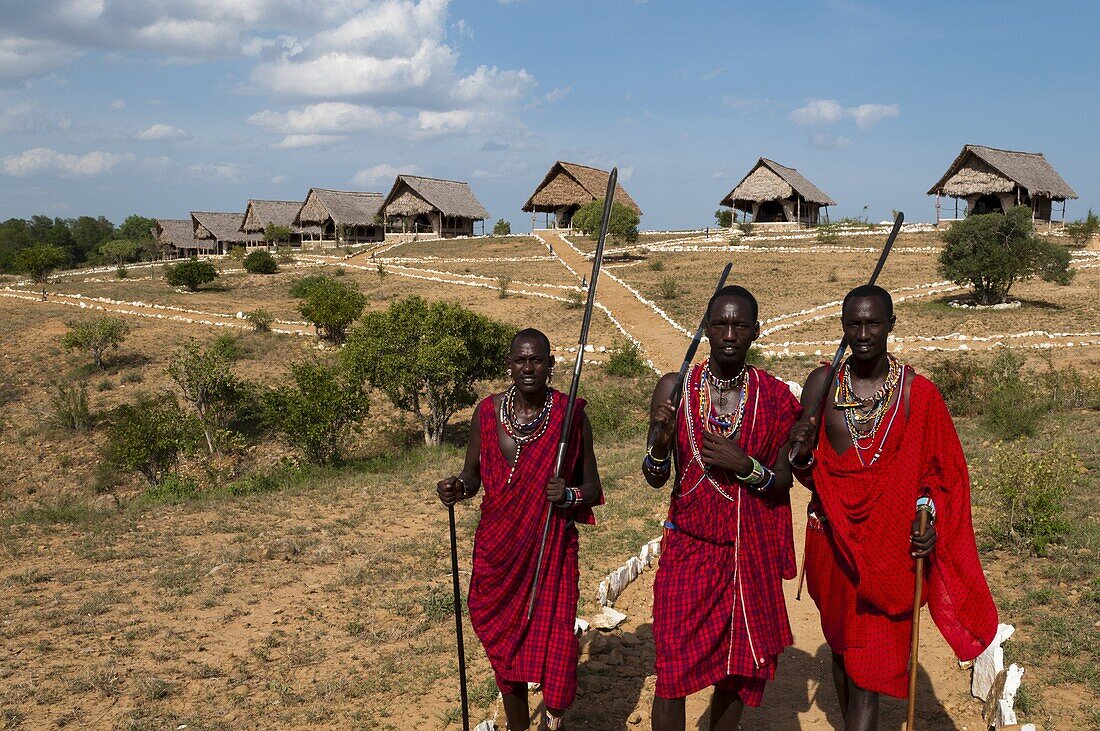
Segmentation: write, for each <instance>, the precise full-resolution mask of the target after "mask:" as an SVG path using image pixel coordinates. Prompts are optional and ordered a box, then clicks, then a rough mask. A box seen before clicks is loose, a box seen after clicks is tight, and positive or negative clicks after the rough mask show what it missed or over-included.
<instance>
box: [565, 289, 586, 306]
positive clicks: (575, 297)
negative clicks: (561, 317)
mask: <svg viewBox="0 0 1100 731" xmlns="http://www.w3.org/2000/svg"><path fill="white" fill-rule="evenodd" d="M582 307H584V291H583V290H580V289H571V290H569V291H568V292H566V294H565V309H567V310H579V309H581V308H582Z"/></svg>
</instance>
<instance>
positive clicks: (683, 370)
mask: <svg viewBox="0 0 1100 731" xmlns="http://www.w3.org/2000/svg"><path fill="white" fill-rule="evenodd" d="M732 268H733V262H732V261H729V262H726V266H725V268H723V269H722V276H720V277H718V286H716V287H715V288H714V294H718V292H719V291H720V290H721V289H722V287H724V286H726V277H728V276H729V275H730V269H732ZM708 304H709V301H708ZM708 314H710V313H709V312H706V311H704V312H703V319H702V320H700V321H699V329H698V330H696V331H695V337H693V338H692V339H691V345H689V346H688V349H687V353H686V354H684V362H683V363H681V364H680V373H679V374H678V375H677V376H676V384H675V385H674V386H673V387H672V393H671V394H669V397H668V398H669V401H671V402H672V411H673V412H675V411H676V407H677V406H679V404H680V396H681V395H682V391H683V389H684V379H685V378H687V372H688V368H690V367H691V361H693V360H695V352H696V351H697V350H699V343H700V341H702V339H703V331H704V330H706V329H707V315H708ZM654 438H656V432H654V433H653V434H650V435H649V444H647V445H646V446H647V447H648V448H649V449H652V448H653V440H654Z"/></svg>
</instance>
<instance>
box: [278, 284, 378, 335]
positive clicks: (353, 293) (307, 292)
mask: <svg viewBox="0 0 1100 731" xmlns="http://www.w3.org/2000/svg"><path fill="white" fill-rule="evenodd" d="M290 292H291V294H292V295H293V296H295V297H300V298H302V302H300V303H299V304H298V311H299V312H301V313H302V317H304V318H306V319H307V320H309V321H310V322H311V323H313V326H314V327H316V328H317V334H318V335H319V336H320V337H322V338H324V339H325V340H331V341H333V342H336V343H342V342H343V341H344V335H345V334H346V332H347V329H348V325H350V324H351V323H352V322H354V321H355V318H357V317H359V314H360V313H361V312H362V311H363V308H364V307H365V306H366V304H367V298H366V297H364V296H363V293H362V292H360V291H359V287H358V285H356V284H355V282H337V281H336V280H335V279H330V278H329V277H326V276H323V275H315V276H312V277H306V278H305V279H302V280H300V281H299V282H297V283H296V284H295V285H294V286H293V287H292V288H291V290H290Z"/></svg>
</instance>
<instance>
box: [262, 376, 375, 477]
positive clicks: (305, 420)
mask: <svg viewBox="0 0 1100 731" xmlns="http://www.w3.org/2000/svg"><path fill="white" fill-rule="evenodd" d="M290 377H291V384H290V385H288V386H284V387H282V388H279V389H276V390H274V391H271V392H269V393H268V395H267V397H266V401H267V404H266V405H267V414H268V420H269V423H271V425H272V426H274V427H275V429H276V430H278V431H280V432H281V433H282V434H283V435H284V436H285V437H286V439H287V441H289V442H290V443H291V444H293V445H294V446H296V447H298V448H299V449H301V450H302V452H303V453H304V454H305V456H306V458H307V459H308V460H310V461H311V462H315V463H317V464H329V463H333V462H337V461H339V459H340V453H341V446H342V445H343V443H344V440H345V438H346V436H347V434H348V432H349V431H351V430H352V429H353V428H354V427H355V426H356V425H357V424H359V423H360V422H361V421H362V420H363V419H364V418H366V416H367V411H368V409H369V406H370V401H369V399H368V396H367V394H366V392H365V391H364V390H363V388H362V384H361V382H360V381H358V380H357V379H355V378H353V377H352V376H351V373H350V372H349V371H348V370H347V369H345V368H342V367H340V366H335V365H327V364H324V363H320V362H317V361H303V362H301V363H296V364H295V365H293V366H291V368H290Z"/></svg>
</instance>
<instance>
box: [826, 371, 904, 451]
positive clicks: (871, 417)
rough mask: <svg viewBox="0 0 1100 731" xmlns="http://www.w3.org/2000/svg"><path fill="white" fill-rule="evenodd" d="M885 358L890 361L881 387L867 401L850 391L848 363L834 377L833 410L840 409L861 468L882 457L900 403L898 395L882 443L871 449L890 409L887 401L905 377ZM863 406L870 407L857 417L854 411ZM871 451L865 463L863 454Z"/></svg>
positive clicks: (892, 398) (891, 397)
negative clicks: (835, 384)
mask: <svg viewBox="0 0 1100 731" xmlns="http://www.w3.org/2000/svg"><path fill="white" fill-rule="evenodd" d="M887 357H888V358H889V360H890V371H889V373H888V374H887V376H886V381H885V382H884V383H883V384H882V387H881V388H879V389H878V390H877V391H875V393H874V394H872V395H871V396H870V397H868V398H861V397H859V396H857V395H856V394H855V393H854V391H853V390H852V371H851V364H850V363H849V362H845V363H844V366H843V367H842V368H843V372H842V374H840V375H838V377H837V393H836V398H835V404H834V407H835V408H838V409H843V410H844V425H845V426H846V427H847V429H848V436H849V438H850V439H851V440H852V446H853V447H855V449H856V456H857V457H859V462H860V464H861V465H863V466H864V467H866V466H868V465H869V464H874V463H875V462H877V461H878V458H879V457H880V456H881V455H882V449H883V447H884V446H885V445H886V438H887V437H888V436H890V429H891V428H892V427H893V425H894V419H895V418H896V417H897V415H898V406H899V405H900V403H901V398H900V394H899V397H898V399H897V401H896V402H895V403H894V408H893V411H892V413H891V414H890V419H889V421H887V422H886V431H885V432H883V435H882V440H881V441H878V444H877V449H875V447H876V437H877V436H878V432H879V428H880V427H881V426H882V425H883V421H884V418H885V416H886V412H887V411H888V410H889V409H890V402H891V401H892V400H894V392H895V391H896V390H897V388H898V386H899V384H900V383H901V381H902V377H903V376H904V374H905V367H904V366H902V365H900V364H899V363H898V362H897V359H896V358H894V356H892V355H887ZM867 407H870V410H869V411H868V412H867V413H865V414H861V413H859V411H857V409H860V408H867ZM868 424H869V425H870V426H869V427H868ZM871 449H875V453H874V455H872V457H871V461H870V462H865V461H864V459H863V453H864V452H868V451H870V450H871Z"/></svg>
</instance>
